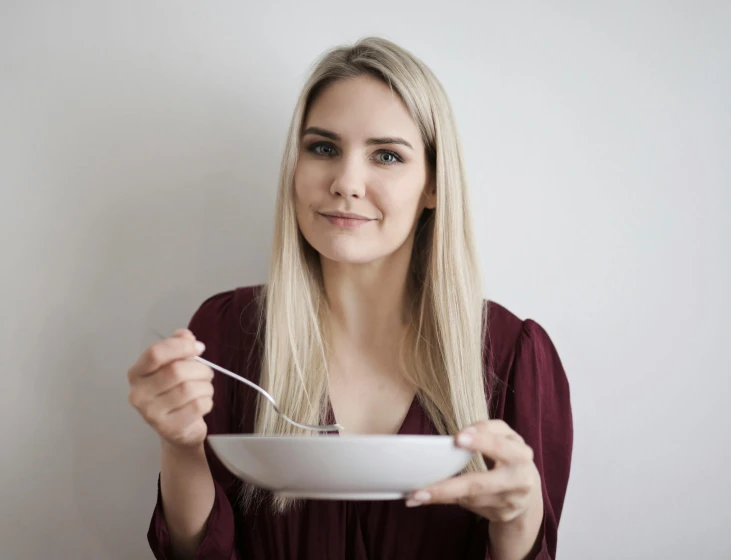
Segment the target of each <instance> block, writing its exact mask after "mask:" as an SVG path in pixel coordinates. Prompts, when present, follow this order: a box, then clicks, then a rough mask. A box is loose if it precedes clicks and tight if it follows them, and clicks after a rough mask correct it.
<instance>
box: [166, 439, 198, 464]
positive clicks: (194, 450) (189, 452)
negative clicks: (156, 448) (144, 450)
mask: <svg viewBox="0 0 731 560" xmlns="http://www.w3.org/2000/svg"><path fill="white" fill-rule="evenodd" d="M160 452H161V453H162V454H163V455H164V456H166V457H169V458H171V459H175V460H176V461H186V460H196V459H200V457H204V456H205V448H204V446H203V442H200V443H199V444H196V445H176V444H174V443H171V442H169V441H168V440H166V439H165V438H160Z"/></svg>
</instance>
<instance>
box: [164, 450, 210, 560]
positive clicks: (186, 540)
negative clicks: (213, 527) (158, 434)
mask: <svg viewBox="0 0 731 560" xmlns="http://www.w3.org/2000/svg"><path fill="white" fill-rule="evenodd" d="M160 490H161V493H162V507H163V512H164V513H165V520H166V521H167V525H168V531H169V533H170V544H171V548H172V553H173V557H174V558H176V559H180V560H188V559H190V558H193V557H194V556H195V552H196V550H197V549H198V546H199V545H200V543H201V541H202V539H203V535H204V533H205V530H206V521H207V519H208V517H209V515H210V513H211V509H212V508H213V502H214V499H215V492H216V491H215V486H214V483H213V477H212V476H211V469H210V467H209V466H208V461H207V459H206V455H205V450H204V448H203V444H201V445H200V447H198V448H194V449H190V450H188V449H180V448H175V447H173V446H171V445H170V444H168V443H166V442H165V441H164V440H163V441H162V445H161V453H160Z"/></svg>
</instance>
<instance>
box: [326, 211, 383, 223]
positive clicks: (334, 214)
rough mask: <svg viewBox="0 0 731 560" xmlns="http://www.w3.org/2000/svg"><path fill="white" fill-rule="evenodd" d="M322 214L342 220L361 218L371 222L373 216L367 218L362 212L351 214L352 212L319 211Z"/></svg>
mask: <svg viewBox="0 0 731 560" xmlns="http://www.w3.org/2000/svg"><path fill="white" fill-rule="evenodd" d="M318 214H320V215H321V216H325V217H326V218H338V219H342V220H360V221H363V222H369V221H371V220H372V218H366V217H365V216H361V215H360V214H351V213H350V212H318Z"/></svg>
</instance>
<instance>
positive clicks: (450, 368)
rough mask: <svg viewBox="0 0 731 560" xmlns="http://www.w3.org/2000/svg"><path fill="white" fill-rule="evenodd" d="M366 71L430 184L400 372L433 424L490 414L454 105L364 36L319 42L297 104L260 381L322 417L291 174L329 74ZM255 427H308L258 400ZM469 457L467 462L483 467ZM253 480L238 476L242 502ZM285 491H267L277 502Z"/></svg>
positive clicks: (317, 281)
mask: <svg viewBox="0 0 731 560" xmlns="http://www.w3.org/2000/svg"><path fill="white" fill-rule="evenodd" d="M362 75H369V76H373V77H376V78H377V79H380V80H382V81H383V82H384V83H386V84H387V85H388V86H389V87H390V88H391V90H392V91H394V92H396V93H397V94H398V95H399V96H400V97H401V99H403V101H404V103H405V104H406V106H407V108H408V110H409V112H410V114H411V116H412V118H413V119H414V121H415V122H416V123H417V125H418V126H419V129H420V132H421V136H422V139H423V142H424V145H425V147H426V152H427V153H426V155H427V160H428V162H429V165H430V167H431V172H432V174H433V177H434V180H435V186H436V207H435V208H434V209H433V210H431V209H425V210H424V211H423V214H422V215H421V217H420V218H419V223H418V226H417V234H416V237H415V240H414V246H413V253H412V258H411V268H410V275H411V277H410V278H409V282H408V285H409V286H410V291H411V293H410V294H409V301H410V302H412V305H411V309H410V312H411V318H412V322H411V326H412V328H411V329H410V332H409V334H408V337H407V339H406V340H405V341H404V345H403V348H402V357H403V363H404V364H405V367H404V372H405V374H406V375H407V377H408V379H409V381H411V382H412V383H413V384H414V385H415V386H416V387H417V388H418V389H417V397H418V399H419V401H420V403H421V405H422V406H423V407H424V409H425V411H426V413H427V414H428V416H429V418H430V419H431V420H432V421H433V423H434V425H435V426H436V428H437V430H438V432H439V433H440V434H455V433H457V432H458V431H459V429H461V428H462V427H464V426H466V425H468V424H471V423H473V422H476V421H479V420H484V419H487V418H488V408H487V395H486V393H485V391H486V383H485V379H484V373H483V340H484V338H483V337H484V334H485V333H484V328H485V325H486V323H487V321H486V317H485V314H486V309H487V307H486V305H484V301H483V298H482V295H481V289H482V282H481V278H480V271H479V267H478V262H477V256H476V250H475V244H474V239H473V233H472V218H471V216H470V212H469V203H468V198H467V181H466V174H465V169H464V164H463V158H462V149H461V146H460V141H459V138H458V134H457V130H456V126H455V121H454V116H453V112H452V108H451V105H450V103H449V100H448V98H447V96H446V94H445V92H444V89H443V88H442V85H441V84H440V82H439V81H438V79H437V78H436V77H435V76H434V74H433V73H432V72H431V71H430V70H429V68H428V67H427V66H426V65H425V64H423V63H422V62H421V61H420V60H419V59H417V58H416V57H414V56H413V55H412V54H411V53H409V52H407V51H406V50H404V49H402V48H401V47H399V46H398V45H396V44H394V43H392V42H390V41H387V40H385V39H382V38H373V37H371V38H366V39H363V40H360V41H359V42H357V43H356V44H354V45H352V46H341V47H338V48H335V49H332V50H330V51H328V52H327V53H325V54H324V55H323V56H322V57H321V58H320V60H319V61H318V62H317V63H316V65H315V67H314V69H313V71H312V73H311V75H310V77H309V79H308V80H307V82H306V84H305V86H304V88H303V90H302V92H301V95H300V97H299V99H298V101H297V105H296V106H295V109H294V114H293V116H292V120H291V123H290V126H289V133H288V138H287V142H286V146H285V149H284V155H283V159H282V165H281V170H280V181H279V190H278V195H277V200H276V218H275V225H274V239H273V246H272V254H271V262H270V269H269V279H268V283H267V285H266V286H265V288H264V292H263V293H262V299H261V302H262V308H261V310H262V317H261V323H260V327H261V329H260V332H261V333H262V339H263V356H262V371H261V378H260V382H261V384H262V386H263V387H264V388H265V389H266V390H267V391H269V393H271V394H272V395H274V397H275V398H276V399H277V400H278V401H279V403H280V406H281V408H282V409H283V410H284V411H285V412H286V413H287V414H288V415H289V416H290V417H292V418H296V419H297V420H298V421H300V422H306V423H311V424H318V423H324V422H325V421H326V413H327V406H328V391H327V389H328V371H327V365H328V364H327V348H326V336H325V333H324V332H323V328H324V327H323V325H324V321H323V313H324V312H325V310H326V300H325V296H324V290H323V283H322V272H321V268H320V260H319V255H318V254H317V252H316V251H315V250H314V249H313V248H312V247H311V246H310V245H309V243H308V242H307V241H306V240H305V239H304V237H303V236H302V234H301V233H300V231H299V227H298V225H297V218H296V214H295V199H294V192H293V190H294V189H293V178H294V172H295V167H296V165H297V156H298V154H299V151H300V141H301V131H302V127H303V125H304V120H305V118H306V115H307V111H308V109H309V107H310V106H311V105H312V103H313V101H314V99H316V97H317V95H318V94H319V93H320V92H322V91H323V90H324V89H325V88H326V87H328V86H329V85H331V84H332V83H334V82H336V81H338V80H345V79H349V78H354V77H357V76H362ZM255 432H256V433H259V434H266V435H274V434H277V435H302V436H311V435H312V434H311V433H308V432H304V431H302V430H300V429H298V428H296V427H293V426H291V425H290V424H288V423H286V422H284V421H282V419H281V418H280V417H279V416H278V415H277V414H276V413H275V412H274V411H273V410H272V407H271V406H269V405H268V404H267V403H266V402H263V401H259V403H258V405H257V411H256V420H255ZM484 469H485V463H484V460H482V458H481V457H476V458H475V459H473V461H472V462H471V463H470V464H469V465H468V466H467V467H466V471H476V470H484ZM256 494H257V492H256V491H255V490H254V489H253V487H251V486H250V485H244V486H243V490H242V498H243V501H244V506H245V507H248V506H249V505H251V503H252V499H253V498H254V496H255V495H256ZM287 504H288V502H287V500H284V499H281V498H277V499H275V500H274V505H275V509H277V510H280V511H281V510H283V509H285V508H286V506H287Z"/></svg>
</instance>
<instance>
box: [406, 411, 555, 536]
mask: <svg viewBox="0 0 731 560" xmlns="http://www.w3.org/2000/svg"><path fill="white" fill-rule="evenodd" d="M456 441H457V445H458V446H460V447H462V448H464V449H468V450H470V451H476V452H478V453H482V455H483V456H484V457H485V461H486V462H487V464H488V466H489V467H491V468H490V470H488V471H487V472H479V473H468V474H465V475H461V476H457V477H454V478H450V479H448V480H445V481H443V482H440V483H437V484H435V485H434V486H431V487H430V488H425V489H423V490H419V491H418V492H415V493H414V494H412V495H411V496H409V499H408V500H407V502H406V505H407V506H409V507H414V506H420V505H423V504H459V505H460V506H462V507H464V508H466V509H468V510H470V511H473V512H475V513H476V514H478V515H481V516H482V517H486V518H487V519H489V520H490V521H494V522H498V523H509V522H512V521H515V520H517V519H518V518H522V517H530V518H535V517H536V516H537V514H538V512H540V516H539V517H538V519H540V518H542V517H543V495H542V492H541V477H540V474H539V473H538V469H537V468H536V465H535V463H534V462H533V450H532V449H531V448H530V447H529V446H528V445H526V443H525V441H523V438H522V437H520V435H518V434H517V433H516V432H515V431H514V430H513V429H512V428H511V427H510V426H508V424H506V423H505V422H503V421H502V420H487V421H485V422H479V423H477V424H475V425H473V426H469V427H468V428H465V429H464V430H462V431H461V432H460V433H459V434H458V435H457V437H456ZM528 514H532V515H528Z"/></svg>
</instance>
